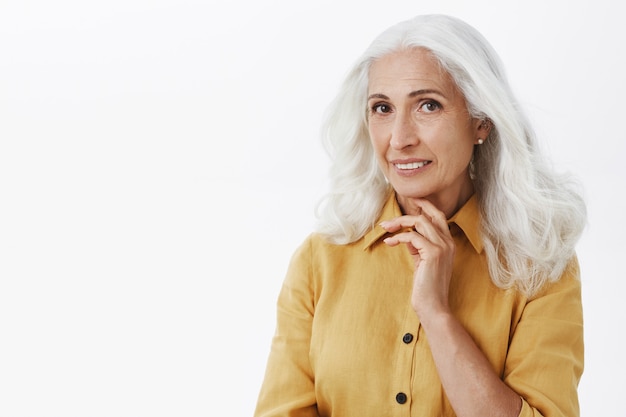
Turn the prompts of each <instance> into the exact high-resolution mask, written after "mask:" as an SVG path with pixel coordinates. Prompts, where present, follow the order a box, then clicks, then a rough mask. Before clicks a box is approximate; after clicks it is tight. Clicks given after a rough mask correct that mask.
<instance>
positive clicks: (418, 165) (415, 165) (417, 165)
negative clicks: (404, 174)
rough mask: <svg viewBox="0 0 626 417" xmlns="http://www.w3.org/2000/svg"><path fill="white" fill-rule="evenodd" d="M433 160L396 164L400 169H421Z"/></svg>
mask: <svg viewBox="0 0 626 417" xmlns="http://www.w3.org/2000/svg"><path fill="white" fill-rule="evenodd" d="M431 162H432V161H421V162H410V163H408V164H394V165H395V166H396V168H398V169H419V168H421V167H423V166H426V165H428V164H430V163H431Z"/></svg>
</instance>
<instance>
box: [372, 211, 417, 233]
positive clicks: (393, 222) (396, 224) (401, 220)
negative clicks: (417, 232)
mask: <svg viewBox="0 0 626 417" xmlns="http://www.w3.org/2000/svg"><path fill="white" fill-rule="evenodd" d="M418 216H419V214H418V215H404V216H399V217H395V218H393V219H389V220H385V221H382V222H380V223H379V226H381V227H382V228H383V229H385V230H386V231H388V232H391V233H393V232H397V231H398V230H400V229H402V228H413V226H415V222H416V221H417V218H418Z"/></svg>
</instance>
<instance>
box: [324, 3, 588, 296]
mask: <svg viewBox="0 0 626 417" xmlns="http://www.w3.org/2000/svg"><path fill="white" fill-rule="evenodd" d="M416 47H419V48H425V49H427V50H429V51H430V52H431V53H432V54H433V55H434V56H435V57H436V58H437V60H438V61H439V63H440V65H441V66H442V68H444V69H445V70H446V71H447V72H448V73H449V74H450V75H451V77H452V78H453V80H454V81H455V83H456V85H457V86H458V88H459V89H460V90H461V91H462V93H463V95H464V96H465V99H466V102H467V107H468V110H469V112H470V114H471V115H472V116H473V117H474V118H479V119H488V120H490V121H491V122H492V129H491V132H490V134H489V137H488V138H487V140H486V141H485V143H484V144H483V145H481V146H476V147H475V151H474V158H473V167H472V169H473V171H474V172H475V175H474V177H475V179H474V187H475V190H476V195H477V197H478V201H479V206H480V210H481V220H482V234H483V240H484V244H485V251H486V254H487V259H488V262H489V270H490V274H491V278H492V280H493V282H494V283H495V284H496V285H497V286H499V287H500V288H511V287H516V288H517V289H519V290H521V291H522V292H524V293H525V294H527V295H529V296H531V295H533V294H535V293H536V292H537V291H538V290H539V289H540V288H541V287H542V286H543V284H545V283H546V282H550V281H555V280H557V279H558V278H559V277H560V276H561V274H562V273H563V271H564V270H565V268H566V267H567V266H568V264H569V262H570V261H571V260H572V257H573V256H574V255H575V245H576V243H577V241H578V239H579V237H580V235H581V233H582V231H583V229H584V227H585V224H586V207H585V202H584V200H583V198H582V196H581V192H580V190H579V186H578V183H577V182H576V181H575V179H574V178H573V177H572V176H568V175H563V174H558V173H556V172H555V171H554V170H553V169H552V166H551V165H550V164H549V163H548V161H547V159H546V158H545V157H544V156H543V155H542V152H541V150H540V149H539V146H538V144H537V141H536V137H535V133H534V132H533V129H532V128H531V126H530V123H529V121H528V120H527V118H526V117H525V116H524V113H523V111H522V109H521V108H520V106H519V104H518V102H517V100H516V98H515V97H514V95H513V93H512V91H511V88H510V87H509V85H508V81H507V79H506V76H505V73H504V70H503V66H502V63H501V62H500V58H499V57H498V55H497V54H496V52H495V51H494V50H493V48H492V47H491V45H490V44H489V43H488V42H487V40H486V39H485V38H484V37H483V36H482V35H481V34H480V33H479V32H478V31H476V30H475V29H474V28H473V27H471V26H470V25H468V24H467V23H465V22H463V21H461V20H459V19H456V18H453V17H450V16H444V15H425V16H418V17H416V18H414V19H411V20H407V21H404V22H401V23H399V24H397V25H395V26H392V27H391V28H389V29H388V30H386V31H385V32H383V33H382V34H381V35H380V36H379V37H378V38H377V39H376V40H374V42H373V43H372V44H371V45H370V47H369V48H368V49H367V50H366V52H365V53H364V54H363V55H362V56H361V58H360V59H359V60H358V61H357V63H356V64H355V65H354V67H353V69H352V70H351V71H350V72H349V74H348V76H347V78H346V80H345V81H344V83H343V85H342V86H341V88H340V91H339V93H338V95H337V97H336V98H335V100H334V101H333V102H332V103H331V105H330V107H329V109H328V113H327V119H326V123H325V124H324V130H323V139H324V145H325V147H326V149H327V151H328V153H329V155H330V157H331V159H332V165H331V169H330V191H329V193H328V194H327V195H326V196H325V197H324V198H323V199H322V201H321V202H320V204H319V205H318V207H317V216H318V220H319V223H318V232H319V233H321V234H323V235H325V236H326V237H327V238H329V239H330V241H332V242H334V243H337V244H345V243H349V242H354V241H356V240H358V239H360V238H361V237H362V236H363V235H364V234H365V233H366V232H367V231H368V230H369V229H370V228H371V227H372V226H373V224H374V222H375V221H376V219H377V218H378V216H379V215H380V211H381V208H382V206H383V204H384V202H385V199H386V197H387V195H388V194H387V193H388V189H389V184H388V182H387V180H386V178H385V177H384V175H383V173H382V172H381V171H380V169H379V167H378V164H377V162H376V158H375V155H374V150H373V148H372V145H371V142H370V138H369V133H368V128H367V89H368V72H369V68H370V66H371V64H372V62H374V61H376V60H377V59H379V58H381V57H383V56H385V55H387V54H389V53H391V52H394V51H397V50H401V49H406V48H416Z"/></svg>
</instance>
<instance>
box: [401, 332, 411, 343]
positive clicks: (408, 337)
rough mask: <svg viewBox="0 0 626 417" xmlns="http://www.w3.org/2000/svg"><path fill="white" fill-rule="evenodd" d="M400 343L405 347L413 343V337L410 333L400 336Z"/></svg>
mask: <svg viewBox="0 0 626 417" xmlns="http://www.w3.org/2000/svg"><path fill="white" fill-rule="evenodd" d="M402 341H403V342H404V343H406V344H407V345H408V344H409V343H411V342H412V341H413V335H412V334H411V333H407V334H405V335H404V336H402Z"/></svg>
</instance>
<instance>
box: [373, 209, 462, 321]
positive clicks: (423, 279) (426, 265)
mask: <svg viewBox="0 0 626 417" xmlns="http://www.w3.org/2000/svg"><path fill="white" fill-rule="evenodd" d="M415 203H416V204H417V207H418V209H417V210H416V212H417V214H415V215H405V216H400V217H396V218H395V219H392V220H388V221H384V222H382V223H380V226H381V227H383V228H384V229H385V230H387V231H388V232H390V233H395V234H394V235H393V236H391V237H388V238H386V239H385V240H384V242H385V243H386V244H387V245H389V246H397V245H399V244H401V243H404V244H406V246H407V248H408V250H409V253H410V254H411V255H412V257H413V261H414V264H415V272H414V275H413V292H412V295H411V305H412V306H413V309H414V310H415V312H416V313H417V315H418V316H419V317H420V319H421V320H423V319H424V318H426V316H427V315H429V314H437V313H447V312H449V305H448V292H449V289H450V279H451V278H452V265H453V261H454V253H455V245H454V240H453V239H452V235H451V234H450V229H449V228H448V223H447V221H446V217H445V215H444V214H443V213H442V212H441V211H439V210H438V209H437V208H436V207H435V206H434V205H433V204H431V203H430V202H429V201H427V200H422V199H420V200H417V201H415Z"/></svg>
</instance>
